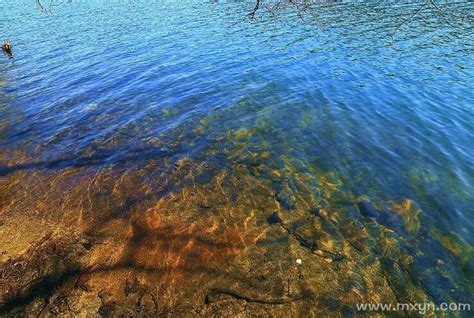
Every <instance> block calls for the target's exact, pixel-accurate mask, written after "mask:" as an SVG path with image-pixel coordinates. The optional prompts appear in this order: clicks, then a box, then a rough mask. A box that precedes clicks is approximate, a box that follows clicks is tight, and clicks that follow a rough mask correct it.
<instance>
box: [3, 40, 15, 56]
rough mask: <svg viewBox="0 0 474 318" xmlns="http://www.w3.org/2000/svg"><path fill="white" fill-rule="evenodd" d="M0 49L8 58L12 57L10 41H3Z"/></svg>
mask: <svg viewBox="0 0 474 318" xmlns="http://www.w3.org/2000/svg"><path fill="white" fill-rule="evenodd" d="M2 51H3V52H4V53H5V54H6V55H8V57H9V58H13V52H12V45H11V44H10V42H8V41H5V42H4V43H3V45H2Z"/></svg>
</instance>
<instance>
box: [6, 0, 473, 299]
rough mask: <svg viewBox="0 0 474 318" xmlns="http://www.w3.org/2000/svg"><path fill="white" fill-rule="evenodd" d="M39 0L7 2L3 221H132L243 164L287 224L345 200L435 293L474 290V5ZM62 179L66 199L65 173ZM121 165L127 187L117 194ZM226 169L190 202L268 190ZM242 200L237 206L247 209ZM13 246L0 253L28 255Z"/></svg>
mask: <svg viewBox="0 0 474 318" xmlns="http://www.w3.org/2000/svg"><path fill="white" fill-rule="evenodd" d="M28 3H29V1H26V0H25V1H13V3H2V4H0V8H1V17H2V21H1V22H0V27H1V29H2V30H4V31H5V30H8V32H6V31H5V32H6V33H5V36H8V37H9V39H10V40H11V41H12V43H13V46H14V47H13V50H14V54H15V58H14V59H13V60H7V59H6V58H3V59H2V60H1V61H0V91H1V94H0V149H1V154H0V180H1V182H2V188H1V189H2V198H1V200H0V209H1V210H0V211H2V213H3V216H2V218H3V219H4V222H5V223H6V224H7V226H8V215H9V214H8V213H7V211H8V212H9V213H10V214H14V215H16V214H19V215H21V213H26V212H24V211H37V210H38V209H41V202H46V203H44V205H47V206H48V208H45V211H59V210H62V211H63V213H64V214H61V216H60V217H59V218H63V220H64V219H67V215H69V214H67V213H66V212H64V211H69V212H68V213H71V215H76V214H78V213H81V217H80V222H84V219H87V216H83V215H82V213H83V211H84V209H90V210H91V211H92V212H91V215H94V217H91V219H90V220H89V221H90V224H93V223H94V222H102V221H103V220H102V219H101V217H102V216H103V217H104V218H107V219H114V218H119V219H120V218H124V217H126V216H128V215H131V214H133V213H140V211H142V212H143V213H145V211H148V210H147V209H148V208H149V207H150V206H153V205H154V204H155V203H156V202H157V200H162V199H163V198H164V200H167V199H166V198H169V197H170V196H171V197H173V195H174V194H176V193H182V192H180V191H186V190H183V189H188V187H189V186H194V187H195V186H198V187H204V188H205V187H207V186H209V187H211V188H212V185H213V184H215V185H216V187H217V186H218V185H219V182H217V183H216V181H215V180H216V178H217V179H218V180H219V178H220V177H219V176H222V178H224V179H225V178H226V177H224V175H225V176H229V178H231V180H234V179H232V178H233V176H234V175H235V176H236V178H237V180H247V178H252V179H251V180H252V181H248V182H252V183H253V182H257V183H259V182H262V183H261V184H264V185H265V186H264V187H263V188H265V189H267V187H268V189H271V190H268V191H267V190H265V191H263V190H262V191H263V192H262V194H261V195H262V196H264V197H265V198H262V200H265V199H267V197H268V196H270V197H272V198H273V196H274V198H275V202H276V204H277V206H276V207H275V208H274V209H275V210H276V211H277V214H278V215H279V218H280V219H283V221H282V222H283V223H285V222H296V221H298V220H302V219H303V220H305V219H307V218H308V217H312V215H315V214H316V215H318V216H319V217H321V218H322V219H324V218H325V214H324V213H329V215H331V211H332V210H331V208H332V209H333V210H334V211H335V212H334V211H333V213H334V215H338V213H345V214H344V216H341V217H340V219H339V216H337V217H336V216H335V217H334V220H335V219H336V218H337V219H338V222H342V223H343V221H341V220H342V219H344V220H347V219H352V218H353V219H354V220H356V219H360V220H362V221H361V222H362V224H365V225H364V226H366V227H370V226H379V227H381V228H386V229H387V230H388V231H390V232H392V233H394V234H393V235H394V237H395V240H396V241H397V242H399V243H397V244H398V245H397V246H399V247H400V246H401V247H400V249H401V250H403V251H404V252H403V253H406V254H407V255H409V256H410V257H412V258H414V260H413V261H410V262H409V265H407V266H408V267H409V268H410V277H411V279H413V281H415V283H414V285H415V286H417V287H419V288H420V290H422V291H423V293H424V294H426V295H427V299H429V300H430V301H433V302H435V303H438V304H439V303H441V302H443V301H459V302H463V301H464V302H469V301H472V299H473V292H474V290H473V286H474V280H473V274H474V260H473V253H474V252H473V248H472V246H473V244H474V235H473V234H472V233H474V208H473V206H474V159H473V157H474V156H473V155H474V152H473V149H474V142H473V140H474V139H473V137H474V93H473V91H474V70H473V65H474V54H473V53H474V43H473V36H474V26H473V18H472V12H473V11H474V10H473V9H474V4H473V3H472V2H470V1H460V2H457V3H450V4H445V5H444V6H443V8H445V10H447V11H448V12H454V13H455V14H456V17H455V16H452V15H449V14H446V13H442V12H439V11H438V10H435V9H434V8H433V7H428V8H426V9H425V10H423V11H421V12H420V13H419V15H417V16H416V17H414V18H413V20H412V21H410V22H409V23H406V24H404V25H402V26H401V27H400V24H401V22H402V21H403V20H402V19H404V18H406V17H408V16H410V14H411V13H412V12H414V10H416V9H417V8H419V7H420V6H422V5H423V2H422V3H419V2H410V3H408V2H407V3H402V4H400V5H393V4H392V5H385V4H380V3H379V4H376V3H370V4H361V3H337V4H334V5H332V6H322V7H320V8H319V9H318V10H319V11H318V12H319V15H318V18H317V19H316V20H311V22H304V21H302V20H301V19H299V18H298V17H297V16H295V15H294V12H292V11H289V12H282V13H281V15H280V16H279V17H277V18H273V19H272V18H269V17H268V16H259V20H258V21H253V22H252V21H249V20H248V19H244V18H245V14H246V12H248V9H249V8H251V4H248V3H239V2H236V3H208V2H205V3H199V2H189V1H184V2H180V3H174V2H162V1H157V2H152V3H151V4H148V5H145V4H144V2H140V1H138V2H130V3H129V2H126V1H124V2H123V3H122V2H120V3H113V5H112V4H110V3H107V2H105V3H102V2H101V1H90V2H87V3H86V2H82V1H77V2H76V1H73V2H72V3H66V4H64V5H62V6H60V7H56V8H54V11H53V14H52V15H46V14H43V13H40V12H38V11H35V10H34V7H33V6H32V5H28ZM461 14H471V16H470V17H468V18H466V19H464V20H461V19H459V18H458V17H457V15H461ZM183 166H186V167H188V166H189V167H188V168H185V169H184V170H185V171H184V172H182V171H181V170H180V168H181V167H183ZM236 166H238V167H241V166H243V167H246V170H245V172H242V171H241V170H240V168H236ZM177 167H178V168H177ZM71 171H72V172H71ZM104 171H106V172H105V174H104V176H102V174H103V173H104ZM63 173H64V174H63ZM64 175H67V177H66V178H69V179H68V180H67V181H64V182H65V184H67V185H70V187H71V188H67V187H66V186H65V185H64V184H63V185H62V187H63V186H64V188H63V190H62V191H65V192H64V193H63V195H64V201H65V202H63V201H62V200H58V199H56V197H57V196H61V188H57V189H56V188H55V185H56V184H57V182H58V181H57V180H61V178H63V176H64ZM69 175H73V177H69ZM87 176H90V177H91V178H92V177H93V178H92V181H90V180H91V179H87ZM97 176H98V177H97ZM239 178H241V179H239ZM98 180H99V181H98ZM122 180H126V181H127V182H128V183H129V185H128V186H126V187H124V189H123V190H121V192H120V194H119V195H117V198H115V197H113V196H114V195H115V194H116V188H117V187H118V186H117V184H118V183H119V182H121V181H122ZM301 180H303V181H301ZM234 181H235V180H234ZM234 181H229V184H230V185H225V186H223V187H224V189H227V188H226V187H229V189H230V190H229V191H237V192H236V193H233V194H230V193H227V192H226V191H223V196H224V197H226V196H227V200H224V199H222V200H224V201H222V202H220V201H218V199H216V200H217V202H218V203H215V204H216V206H213V205H212V204H211V203H212V202H211V203H209V202H207V200H205V201H206V202H205V203H202V204H201V203H199V204H198V207H200V208H201V210H209V209H212V208H216V209H217V210H219V209H220V208H219V204H220V206H221V207H222V210H225V209H224V208H225V207H229V206H233V205H237V203H236V202H240V201H239V199H236V198H235V197H238V196H239V195H242V196H245V195H246V194H248V195H249V200H253V202H255V201H258V200H259V199H258V197H259V192H258V191H257V192H254V191H253V190H248V189H247V188H245V187H244V188H245V189H247V190H248V191H250V192H247V190H245V189H243V188H242V189H243V190H241V192H239V190H236V189H241V188H239V187H240V185H239V182H237V181H235V182H234ZM259 184H260V183H259ZM91 185H96V186H97V193H96V194H95V195H92V197H91V196H90V195H89V198H88V203H87V206H86V208H84V206H83V208H81V209H77V206H76V207H72V206H68V207H66V208H65V206H67V204H69V203H68V202H69V201H71V200H72V201H73V200H75V199H74V198H73V197H74V195H75V193H77V195H78V197H80V195H79V193H82V192H81V191H85V190H87V191H89V192H90V188H91ZM48 189H50V191H51V192H48ZM51 189H53V190H51ZM66 189H68V190H67V191H70V192H67V191H66ZM73 189H74V190H73ZM74 191H76V192H74ZM199 191H200V190H199ZM199 191H198V192H199ZM202 191H203V192H202V193H207V192H206V191H207V190H202ZM333 191H336V192H337V193H336V194H332V193H333ZM211 192H212V191H211ZM25 193H26V194H25ZM178 197H179V194H178ZM308 197H311V198H310V199H308ZM71 198H72V199H71ZM78 200H79V201H81V200H82V199H78ZM114 200H118V201H120V202H121V203H120V204H119V203H117V205H114V204H115V201H114ZM183 200H184V201H186V200H187V199H186V196H185V198H184V199H183ZM189 200H191V199H189ZM72 201H71V202H72ZM118 201H117V202H118ZM191 201H192V200H191ZM369 201H370V202H372V203H368V202H369ZM81 202H82V201H81ZM159 202H162V201H159ZM180 202H181V201H180ZM219 202H220V203H219ZM232 202H233V203H232ZM301 202H305V204H303V203H301ZM183 204H184V203H183ZM242 204H243V203H242ZM262 204H263V203H262ZM178 205H179V204H178ZM184 205H185V206H187V205H186V204H184ZM265 206H266V205H265ZM303 206H304V207H303ZM75 209H76V210H75ZM183 209H184V210H183ZM183 209H181V210H176V213H177V214H179V215H181V214H180V213H182V214H183V215H184V214H186V213H185V212H183V211H185V210H186V209H187V208H183ZM266 209H267V208H265V209H262V210H261V211H260V213H261V214H262V216H261V217H262V220H265V219H266V218H267V217H269V216H270V215H271V213H267V212H265V213H263V211H266ZM268 209H270V210H272V208H268ZM237 210H238V211H233V212H232V213H231V214H232V218H234V216H235V215H234V214H235V213H237V214H239V213H240V214H242V217H244V216H245V215H247V214H248V213H250V212H249V211H248V210H239V209H237ZM270 210H269V212H272V211H270ZM303 210H304V211H303ZM12 211H14V212H12ZM167 211H168V212H167V213H170V214H172V211H173V208H169V209H168V210H167ZM295 211H296V212H295ZM315 211H316V212H315ZM321 211H325V212H324V213H323V214H321ZM337 211H345V212H337ZM374 211H375V212H374ZM377 211H378V212H377ZM44 213H46V214H48V212H44ZM55 213H56V212H55ZM55 213H53V214H54V215H56V214H55ZM252 213H256V214H258V213H259V205H258V204H256V205H255V211H253V210H252ZM292 213H293V214H292ZM304 213H306V215H305V214H304ZM384 213H385V214H384ZM386 213H389V214H387V215H386ZM390 213H391V214H390ZM27 214H28V213H27ZM102 214H103V215H102ZM40 215H41V213H40ZM101 215H102V216H101ZM200 215H201V214H200ZM252 215H253V214H252ZM291 215H293V216H291ZM295 215H296V217H295ZM397 215H398V216H399V217H398V218H397V217H394V216H397ZM55 217H57V216H55ZM214 217H215V219H216V220H217V221H216V222H217V223H219V222H224V223H225V222H226V221H225V219H226V216H225V214H222V215H219V216H212V215H211V216H209V215H206V214H202V215H201V216H200V217H197V218H196V217H194V216H193V217H192V218H190V219H186V217H185V216H183V223H182V225H183V226H192V224H200V222H205V221H203V219H200V218H210V219H211V220H213V218H214ZM227 217H230V216H227ZM41 218H42V217H39V219H41ZM45 218H48V217H45ZM51 218H53V217H51ZM235 218H236V220H238V219H239V218H238V217H237V216H235ZM285 218H286V219H285ZM287 219H288V220H287ZM91 220H92V221H91ZM18 222H20V221H18ZM30 222H31V223H30V224H29V225H28V226H34V224H35V222H37V221H31V220H30ZM38 222H39V221H38ZM231 222H232V221H231ZM334 222H336V221H334ZM66 223H67V222H66ZM267 223H270V224H267ZM267 223H265V222H263V223H262V224H260V223H259V224H258V225H256V228H259V229H261V228H263V227H265V226H271V223H272V222H267ZM277 223H278V221H277ZM283 223H282V224H283ZM336 223H337V222H336ZM38 224H39V223H38ZM81 224H82V223H81ZM285 224H286V223H285ZM338 224H339V223H338ZM367 224H368V225H367ZM68 226H70V225H68ZM196 226H197V227H198V229H199V226H200V225H196ZM336 227H338V226H336ZM341 228H342V226H341ZM284 229H285V230H286V231H287V232H288V233H290V236H291V235H293V236H295V237H296V239H300V240H299V242H300V243H301V245H302V246H303V247H309V249H310V250H312V251H313V252H314V251H315V250H318V249H317V248H315V247H314V246H313V245H311V244H310V243H308V239H307V238H306V239H305V240H302V239H301V235H303V234H301V235H300V234H295V231H294V230H293V228H292V227H284ZM89 230H90V229H89ZM240 230H241V231H244V233H245V230H244V229H240ZM319 230H320V231H323V232H324V231H329V230H328V229H327V228H324V226H323V229H322V230H321V229H319ZM4 231H7V230H4ZM196 231H198V230H196ZM171 232H173V231H171ZM343 232H344V231H341V233H343ZM369 232H370V231H369ZM5 233H6V232H4V234H3V235H6V234H5ZM199 233H201V232H199ZM251 233H253V232H251ZM143 235H144V236H145V237H146V234H143ZM229 235H230V234H229ZM304 235H309V237H310V239H309V241H311V239H313V238H314V237H313V236H312V235H313V234H311V233H310V234H308V233H306V232H305V234H304ZM304 235H303V236H304ZM331 235H332V234H331ZM341 235H342V237H343V238H342V239H340V240H341V241H344V235H345V234H341ZM231 236H232V235H231ZM407 236H409V237H410V242H409V243H407V242H405V241H404V239H405V238H406V237H407ZM225 237H227V236H225ZM333 238H334V237H333ZM142 239H143V237H142V238H140V239H138V240H134V241H133V244H135V245H133V246H135V248H137V247H136V245H137V244H138V243H139V242H142V241H141V240H142ZM148 239H150V240H152V239H153V238H148ZM400 242H402V243H400ZM305 244H306V246H305ZM315 244H316V243H315ZM319 244H320V245H321V242H319ZM341 244H342V243H341ZM410 244H411V245H410ZM315 246H316V245H315ZM234 248H237V249H238V247H235V246H233V247H232V248H230V249H231V250H233V249H234ZM12 250H15V249H14V248H12ZM19 250H21V249H19ZM150 250H153V248H152V247H150ZM319 250H324V249H322V248H320V249H319ZM326 250H327V249H326ZM226 251H227V249H226ZM226 253H227V252H226ZM334 253H335V252H334ZM334 253H333V252H331V253H330V254H331V255H332V254H334ZM338 253H339V252H338ZM369 253H374V254H380V253H381V252H380V251H373V250H371V251H370V252H369ZM4 254H5V257H4V259H3V261H5V260H6V259H7V258H8V257H13V256H14V255H16V254H15V253H13V252H10V251H9V250H8V248H4ZM17 254H18V253H17ZM237 254H238V253H237ZM336 254H337V253H336ZM238 255H240V254H238ZM250 255H252V254H250ZM280 256H281V255H280ZM184 257H186V256H184ZM336 258H337V257H336ZM355 258H356V257H355ZM384 258H385V256H384V257H383V258H382V261H381V263H382V267H384V266H385V265H383V263H384ZM212 259H214V258H212ZM333 260H334V259H333ZM437 260H438V263H436V262H437ZM203 262H205V261H204V260H203ZM132 263H133V262H132ZM441 263H443V264H444V268H443V269H442V270H440V272H439V273H434V272H432V271H431V269H432V268H435V267H436V264H441ZM135 265H136V267H138V265H137V264H136V263H135ZM216 266H217V265H216ZM384 268H385V267H384ZM368 272H369V271H368ZM374 275H375V274H374ZM407 284H408V283H407ZM420 286H422V287H420ZM401 288H405V287H403V286H402V287H401ZM397 297H398V299H399V298H400V297H401V298H403V297H404V296H403V295H398V296H397ZM336 298H337V297H336ZM415 298H416V297H415ZM324 304H325V303H324V302H323V305H324ZM324 306H329V305H327V304H325V305H324ZM324 306H323V307H324Z"/></svg>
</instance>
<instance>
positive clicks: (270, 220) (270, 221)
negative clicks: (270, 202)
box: [267, 212, 281, 225]
mask: <svg viewBox="0 0 474 318" xmlns="http://www.w3.org/2000/svg"><path fill="white" fill-rule="evenodd" d="M280 222H281V219H280V217H279V216H278V213H277V212H273V213H272V214H271V215H270V216H269V217H268V218H267V223H268V224H270V225H274V224H278V223H280Z"/></svg>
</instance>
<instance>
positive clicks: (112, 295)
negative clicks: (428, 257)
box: [0, 122, 431, 316]
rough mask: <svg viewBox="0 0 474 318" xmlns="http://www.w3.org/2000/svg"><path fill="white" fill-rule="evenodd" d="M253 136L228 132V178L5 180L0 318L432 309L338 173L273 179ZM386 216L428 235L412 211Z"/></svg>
mask: <svg viewBox="0 0 474 318" xmlns="http://www.w3.org/2000/svg"><path fill="white" fill-rule="evenodd" d="M202 124H203V125H205V124H207V122H204V123H202ZM259 129H260V128H259ZM252 133H253V132H252V131H249V130H239V131H236V132H227V134H226V137H225V139H226V140H227V141H228V143H229V145H230V146H229V148H227V149H224V150H221V151H222V152H223V153H225V154H226V156H227V158H229V161H230V163H229V164H228V165H227V166H225V167H221V168H216V167H213V166H212V165H210V164H208V163H205V162H204V161H203V160H195V159H192V158H189V157H182V158H180V159H178V160H175V161H173V162H172V161H171V160H169V159H168V158H158V159H150V160H148V161H146V162H144V163H141V164H138V165H135V166H131V167H114V166H95V165H91V166H81V167H67V168H63V169H58V170H54V169H47V168H43V169H33V170H25V169H19V170H11V172H9V173H8V174H6V175H4V176H2V177H0V217H1V221H2V222H3V223H2V225H1V226H0V246H1V249H2V251H1V252H2V263H1V264H0V273H1V280H0V285H1V286H0V287H1V288H0V312H2V314H3V313H6V314H8V315H14V314H18V313H21V314H23V315H33V314H34V315H39V316H41V315H43V316H49V315H53V314H64V315H67V314H69V315H79V314H81V315H83V316H94V315H102V316H123V315H128V316H151V315H155V316H156V315H178V316H179V315H183V314H186V315H188V316H202V315H205V316H207V315H213V314H217V313H218V314H221V315H237V314H242V315H245V314H251V315H259V314H264V315H271V314H273V315H277V316H288V315H291V314H294V315H297V314H298V315H302V316H305V315H310V314H322V313H327V312H331V313H333V314H341V313H343V312H346V313H347V312H352V313H354V312H355V304H357V303H396V302H397V301H399V302H417V303H420V302H429V301H431V300H430V298H429V296H428V295H427V294H426V292H425V291H424V290H423V288H422V287H420V286H419V285H418V284H416V283H415V282H413V281H412V279H411V277H410V276H409V272H408V271H407V270H406V268H408V267H409V266H410V265H411V262H412V258H413V256H412V255H410V254H409V253H408V251H407V250H405V249H404V248H403V244H401V242H403V240H404V239H403V237H400V236H397V235H396V233H395V232H394V231H393V230H392V229H390V228H389V227H387V226H385V225H383V224H379V223H377V222H376V221H375V220H369V219H366V218H362V217H360V213H359V212H358V208H357V200H358V198H357V197H356V196H354V195H353V194H352V193H350V192H348V191H345V190H344V188H343V182H342V181H341V180H340V178H339V177H338V175H337V174H336V173H333V172H324V171H320V170H318V169H317V168H316V167H314V166H311V167H303V168H306V169H302V167H301V166H302V165H303V163H301V162H299V161H295V160H292V159H291V158H289V157H288V156H283V157H282V158H281V163H282V165H280V166H278V165H274V164H272V161H273V160H275V157H274V156H272V155H271V154H270V152H269V151H267V150H265V147H262V148H263V149H264V150H262V151H250V150H249V149H248V141H246V140H245V139H246V138H250V137H251V136H252ZM219 140H222V139H219ZM149 142H150V143H158V144H160V143H161V142H162V141H161V140H160V139H156V140H150V141H149ZM172 142H175V141H172ZM207 151H208V152H209V153H215V152H216V149H215V148H212V147H210V148H209V149H208V150H207ZM204 155H205V154H204ZM19 158H20V157H19ZM2 160H3V159H2ZM8 160H9V162H10V164H11V163H12V159H11V158H9V159H8ZM22 160H24V157H21V159H18V162H21V161H22ZM202 180H205V181H202ZM407 202H408V203H407ZM383 204H384V205H389V206H390V207H391V209H392V210H393V211H394V212H395V213H396V214H397V215H400V217H401V218H402V219H403V221H405V225H406V227H407V230H408V231H409V232H416V231H417V230H418V228H419V223H418V222H419V220H418V213H419V211H418V209H417V208H414V205H413V204H412V203H411V201H404V202H402V203H387V202H383ZM271 215H276V216H277V217H278V220H279V221H278V222H277V223H273V224H272V223H271V222H268V221H267V220H268V218H269V217H270V216H271ZM412 224H414V225H412ZM412 248H416V247H412ZM296 259H301V260H302V263H301V264H298V263H297V262H296Z"/></svg>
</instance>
